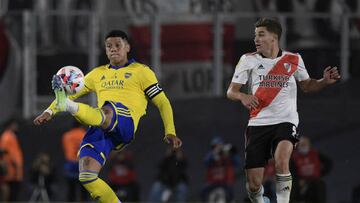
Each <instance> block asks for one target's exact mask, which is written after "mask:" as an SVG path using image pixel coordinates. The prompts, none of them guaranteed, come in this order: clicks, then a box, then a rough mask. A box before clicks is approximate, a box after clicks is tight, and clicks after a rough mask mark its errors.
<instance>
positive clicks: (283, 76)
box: [227, 18, 340, 203]
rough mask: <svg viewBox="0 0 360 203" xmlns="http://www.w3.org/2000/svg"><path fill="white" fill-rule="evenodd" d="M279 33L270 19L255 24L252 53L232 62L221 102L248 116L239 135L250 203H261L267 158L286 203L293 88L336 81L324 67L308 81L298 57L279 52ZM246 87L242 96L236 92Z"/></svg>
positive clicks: (293, 136)
mask: <svg viewBox="0 0 360 203" xmlns="http://www.w3.org/2000/svg"><path fill="white" fill-rule="evenodd" d="M281 32H282V28H281V25H280V23H279V22H278V21H277V20H275V19H271V18H261V19H259V20H258V21H257V22H256V23H255V39H254V42H255V47H256V52H254V53H249V54H244V55H243V56H242V57H241V58H240V61H239V62H238V64H237V66H236V69H235V73H234V76H233V79H232V81H231V84H230V86H229V88H228V91H227V97H228V98H229V99H231V100H234V101H239V102H241V103H242V104H243V105H244V106H245V107H246V108H248V109H249V111H250V118H249V123H248V127H247V129H246V133H245V142H246V143H245V171H246V179H247V184H246V187H247V191H248V195H249V198H250V200H251V201H252V202H253V203H264V202H265V200H264V197H263V192H264V189H263V186H262V180H263V172H264V166H265V164H266V162H267V161H268V159H269V158H271V157H273V158H274V159H275V169H276V197H277V203H289V199H290V191H291V186H292V177H291V174H290V170H289V160H290V156H291V153H292V151H293V149H294V144H295V143H296V142H298V138H299V137H298V136H299V135H298V131H297V126H298V123H299V118H298V113H297V107H296V100H297V98H296V95H297V93H296V91H297V84H298V85H299V86H300V88H301V90H302V91H304V92H315V91H318V90H321V89H322V88H324V87H326V86H328V85H331V84H334V83H335V82H336V81H337V80H339V79H340V74H339V72H338V70H337V67H330V66H329V67H327V68H325V70H324V73H323V78H322V79H319V80H316V79H312V78H310V77H309V74H308V73H307V71H306V68H305V65H304V62H303V60H302V58H301V56H300V54H298V53H291V52H287V51H283V50H281V49H280V48H279V39H280V37H281ZM245 84H248V87H249V88H248V89H249V90H248V92H245V91H240V88H241V87H242V86H243V85H245ZM266 201H268V199H266Z"/></svg>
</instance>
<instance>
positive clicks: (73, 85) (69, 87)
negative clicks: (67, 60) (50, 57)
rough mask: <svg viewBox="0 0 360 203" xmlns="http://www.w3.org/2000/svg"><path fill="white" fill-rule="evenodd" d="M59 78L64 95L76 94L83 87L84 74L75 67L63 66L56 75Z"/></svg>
mask: <svg viewBox="0 0 360 203" xmlns="http://www.w3.org/2000/svg"><path fill="white" fill-rule="evenodd" d="M56 75H58V76H60V78H61V82H62V85H63V87H64V89H65V92H66V94H68V95H72V94H76V93H78V92H79V91H80V90H81V89H82V88H83V87H84V73H83V72H82V71H81V70H80V69H79V68H77V67H75V66H64V67H62V68H60V70H59V71H58V72H57V73H56Z"/></svg>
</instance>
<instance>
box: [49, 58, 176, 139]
mask: <svg viewBox="0 0 360 203" xmlns="http://www.w3.org/2000/svg"><path fill="white" fill-rule="evenodd" d="M90 92H94V93H95V94H96V95H97V106H98V107H99V108H100V107H102V106H103V105H104V104H105V102H106V101H111V102H114V103H118V102H120V103H121V104H123V105H124V106H126V107H127V108H128V111H121V110H120V111H118V112H117V113H118V114H120V115H122V114H124V115H123V116H126V115H128V114H129V113H130V115H131V117H132V119H133V122H134V131H136V129H137V125H138V123H139V120H140V118H141V117H142V116H143V115H145V114H146V108H147V104H148V100H149V99H150V100H152V101H153V103H154V104H155V105H156V106H157V107H158V108H159V110H160V114H161V117H162V120H163V122H164V126H165V134H173V135H175V134H176V133H175V126H174V122H173V114H172V109H171V105H170V103H169V101H168V99H167V97H166V96H165V93H164V92H163V91H162V88H161V87H160V86H159V84H158V80H157V78H156V76H155V73H154V72H153V71H152V70H151V69H150V68H149V67H148V66H146V65H144V64H142V63H139V62H136V61H135V60H133V59H131V60H129V62H128V63H127V64H126V65H125V66H123V67H114V66H112V65H110V64H106V65H102V66H99V67H96V68H94V69H93V70H92V71H90V72H89V73H88V74H87V75H86V76H85V83H84V88H83V89H82V90H81V91H80V92H78V93H77V94H75V95H71V96H69V98H70V99H72V100H74V99H76V98H78V97H81V96H83V95H86V94H88V93H90ZM164 104H166V105H164ZM49 109H50V110H51V111H53V112H54V113H56V112H57V110H56V108H55V102H53V103H52V104H51V105H50V107H49Z"/></svg>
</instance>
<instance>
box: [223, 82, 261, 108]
mask: <svg viewBox="0 0 360 203" xmlns="http://www.w3.org/2000/svg"><path fill="white" fill-rule="evenodd" d="M241 87H242V84H239V83H234V82H232V83H231V84H230V86H229V88H228V90H227V93H226V96H227V98H228V99H230V100H233V101H241V103H242V104H243V105H244V106H245V107H246V108H248V109H251V108H256V107H257V106H258V105H259V101H258V98H257V97H255V96H254V95H249V94H245V93H243V92H240V89H241Z"/></svg>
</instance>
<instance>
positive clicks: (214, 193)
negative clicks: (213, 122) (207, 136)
mask: <svg viewBox="0 0 360 203" xmlns="http://www.w3.org/2000/svg"><path fill="white" fill-rule="evenodd" d="M210 147H211V150H210V151H209V152H208V153H207V154H206V156H205V166H206V167H207V169H206V186H205V188H204V189H203V191H202V200H203V202H230V201H233V199H234V188H233V186H234V183H235V172H236V170H237V169H238V167H239V165H240V156H239V154H238V153H237V150H236V148H234V147H233V146H232V145H230V144H224V141H223V139H222V138H221V137H214V138H213V139H212V141H211V146H210Z"/></svg>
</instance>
